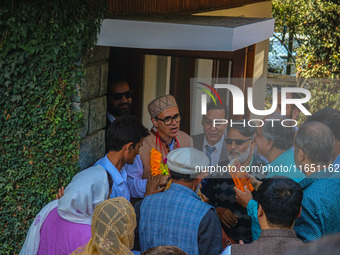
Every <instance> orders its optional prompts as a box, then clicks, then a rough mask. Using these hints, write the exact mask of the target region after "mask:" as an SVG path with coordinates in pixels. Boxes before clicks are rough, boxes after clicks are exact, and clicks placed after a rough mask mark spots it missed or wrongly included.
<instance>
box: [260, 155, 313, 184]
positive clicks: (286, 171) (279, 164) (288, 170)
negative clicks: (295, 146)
mask: <svg viewBox="0 0 340 255" xmlns="http://www.w3.org/2000/svg"><path fill="white" fill-rule="evenodd" d="M266 167H267V170H268V171H267V173H268V174H267V178H270V177H274V176H275V175H279V176H284V177H287V178H290V179H292V180H293V181H296V182H300V181H302V180H303V179H304V178H305V177H306V176H305V174H304V173H302V172H301V171H300V170H299V168H297V167H296V166H295V161H294V151H292V150H291V149H288V150H286V151H285V152H283V153H282V154H281V155H279V156H278V157H277V158H276V159H275V160H274V161H273V162H270V163H269V164H268V165H266Z"/></svg>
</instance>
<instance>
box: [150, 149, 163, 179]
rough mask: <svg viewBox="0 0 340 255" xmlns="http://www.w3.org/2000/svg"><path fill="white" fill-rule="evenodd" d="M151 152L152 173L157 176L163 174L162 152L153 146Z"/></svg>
mask: <svg viewBox="0 0 340 255" xmlns="http://www.w3.org/2000/svg"><path fill="white" fill-rule="evenodd" d="M150 154H151V155H150V165H151V175H152V176H155V175H158V174H161V173H162V170H161V162H162V153H160V152H159V151H158V150H155V148H152V150H151V153H150Z"/></svg>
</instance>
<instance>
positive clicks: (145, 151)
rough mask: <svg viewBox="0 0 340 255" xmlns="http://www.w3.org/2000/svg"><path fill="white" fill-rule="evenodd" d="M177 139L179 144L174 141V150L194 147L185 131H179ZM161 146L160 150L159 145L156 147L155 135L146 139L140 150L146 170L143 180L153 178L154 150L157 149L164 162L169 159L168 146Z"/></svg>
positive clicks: (163, 144) (162, 143)
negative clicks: (152, 155)
mask: <svg viewBox="0 0 340 255" xmlns="http://www.w3.org/2000/svg"><path fill="white" fill-rule="evenodd" d="M176 139H177V141H178V143H177V141H176V140H173V143H174V144H173V149H177V148H180V147H192V144H193V143H192V138H191V137H190V136H189V135H188V134H186V133H184V132H183V131H178V135H177V137H176ZM161 146H162V148H159V143H158V144H157V145H156V136H155V135H154V134H153V133H151V134H150V135H149V136H148V137H146V138H145V139H144V142H143V146H142V147H141V148H140V149H139V154H140V158H141V160H142V163H143V168H144V172H143V179H147V178H149V177H150V176H151V165H150V153H151V150H152V148H155V149H156V150H158V151H159V152H161V153H162V158H163V160H164V159H165V158H166V157H167V154H168V150H169V149H167V145H166V144H165V143H164V142H161ZM170 150H171V148H170Z"/></svg>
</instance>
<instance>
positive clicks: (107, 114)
mask: <svg viewBox="0 0 340 255" xmlns="http://www.w3.org/2000/svg"><path fill="white" fill-rule="evenodd" d="M106 117H107V118H108V119H109V121H110V122H111V123H112V122H114V121H115V120H116V118H115V117H114V116H113V115H112V114H111V113H109V112H106Z"/></svg>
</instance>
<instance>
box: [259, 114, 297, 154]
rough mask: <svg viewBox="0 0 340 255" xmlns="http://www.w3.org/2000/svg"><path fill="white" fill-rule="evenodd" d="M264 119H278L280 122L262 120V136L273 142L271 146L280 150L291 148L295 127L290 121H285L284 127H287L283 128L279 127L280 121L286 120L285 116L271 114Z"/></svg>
mask: <svg viewBox="0 0 340 255" xmlns="http://www.w3.org/2000/svg"><path fill="white" fill-rule="evenodd" d="M266 119H279V120H280V121H266V120H264V125H263V128H262V136H263V137H264V138H266V140H268V141H273V145H274V146H275V147H276V148H278V149H280V150H288V149H289V148H290V147H292V146H293V140H294V135H295V127H293V126H292V125H293V123H292V122H291V121H286V122H287V123H286V125H290V126H289V127H284V126H283V125H281V121H282V120H284V119H286V116H284V115H281V114H278V113H273V114H271V115H269V116H267V117H266Z"/></svg>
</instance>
